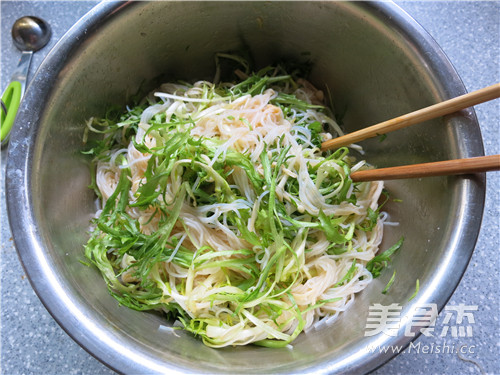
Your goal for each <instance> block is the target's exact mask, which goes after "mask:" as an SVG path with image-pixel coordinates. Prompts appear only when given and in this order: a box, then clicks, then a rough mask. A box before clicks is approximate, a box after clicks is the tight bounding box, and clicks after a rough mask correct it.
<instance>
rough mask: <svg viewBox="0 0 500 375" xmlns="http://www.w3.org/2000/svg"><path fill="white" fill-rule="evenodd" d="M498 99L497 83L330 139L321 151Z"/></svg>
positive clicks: (499, 95)
mask: <svg viewBox="0 0 500 375" xmlns="http://www.w3.org/2000/svg"><path fill="white" fill-rule="evenodd" d="M498 97H500V83H496V84H494V85H492V86H488V87H485V88H482V89H480V90H477V91H473V92H470V93H468V94H465V95H461V96H457V97H456V98H453V99H449V100H446V101H444V102H441V103H437V104H434V105H431V106H429V107H426V108H422V109H419V110H417V111H414V112H411V113H408V114H406V115H403V116H399V117H396V118H393V119H391V120H387V121H384V122H381V123H379V124H376V125H372V126H369V127H367V128H364V129H361V130H358V131H355V132H353V133H349V134H346V135H344V136H341V137H338V138H333V139H330V140H328V141H325V142H323V143H322V144H321V150H322V151H326V150H330V149H333V148H339V147H341V146H346V145H350V144H352V143H356V142H359V141H362V140H364V139H367V138H372V137H376V136H378V135H381V134H386V133H389V132H392V131H394V130H398V129H402V128H405V127H407V126H410V125H415V124H418V123H420V122H424V121H427V120H430V119H433V118H436V117H439V116H444V115H447V114H450V113H453V112H456V111H459V110H461V109H464V108H467V107H471V106H473V105H476V104H479V103H484V102H487V101H489V100H493V99H496V98H498Z"/></svg>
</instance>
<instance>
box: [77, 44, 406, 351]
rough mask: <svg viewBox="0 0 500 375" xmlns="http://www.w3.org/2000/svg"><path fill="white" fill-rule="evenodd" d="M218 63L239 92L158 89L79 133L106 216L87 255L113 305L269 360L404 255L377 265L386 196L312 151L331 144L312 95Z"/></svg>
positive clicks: (318, 96) (337, 158) (281, 75)
mask: <svg viewBox="0 0 500 375" xmlns="http://www.w3.org/2000/svg"><path fill="white" fill-rule="evenodd" d="M217 58H218V59H222V58H229V59H232V60H234V61H233V62H236V63H240V64H241V66H242V68H243V69H244V70H243V71H240V72H239V75H240V77H241V78H242V80H241V81H240V82H238V83H231V84H229V83H219V84H213V83H210V82H205V81H201V82H196V83H194V84H186V83H171V84H166V85H163V86H162V87H160V88H159V89H158V90H157V91H156V92H155V94H154V95H149V96H148V97H147V98H145V99H144V100H143V101H142V102H140V103H139V104H138V105H136V106H134V107H132V108H127V110H126V111H125V112H124V113H122V114H119V115H117V114H116V112H114V111H113V112H110V113H109V114H108V115H107V116H106V117H105V118H101V119H97V118H93V119H90V120H89V122H88V124H87V126H88V131H89V134H86V136H85V140H86V142H87V144H88V151H87V154H88V155H91V156H92V157H93V160H94V164H93V180H92V184H91V188H93V189H95V191H96V194H97V195H98V197H99V198H100V199H101V200H102V204H103V206H102V210H100V211H99V212H97V214H96V218H95V219H94V220H93V223H92V230H91V236H90V239H89V241H88V243H87V245H86V246H85V255H86V257H87V258H88V259H89V260H90V261H91V262H92V264H94V265H95V266H96V267H97V268H98V269H99V270H100V271H101V273H102V275H103V277H104V279H105V280H106V283H107V284H108V287H109V290H110V293H111V294H112V295H113V296H114V297H115V298H116V299H117V300H118V301H119V302H120V304H122V305H124V306H128V307H130V308H133V309H136V310H160V311H163V312H165V313H166V314H167V316H168V318H170V319H173V320H178V321H180V322H181V323H182V325H183V327H184V328H185V329H186V330H187V331H189V332H192V333H193V334H195V335H197V336H199V337H201V338H202V340H203V342H204V343H205V344H207V345H209V346H213V347H222V346H227V345H245V344H248V343H254V344H257V345H262V346H267V347H282V346H286V345H288V344H289V343H291V342H292V341H293V340H294V339H295V338H296V337H297V336H298V335H299V333H300V332H302V331H304V330H306V329H309V328H311V327H314V326H315V325H317V324H320V323H321V322H328V321H331V320H332V319H334V318H335V317H336V316H337V315H338V314H339V312H341V311H343V310H344V309H345V308H346V307H347V306H348V305H349V304H350V303H352V301H353V297H354V294H355V293H357V292H359V291H360V290H362V289H363V288H364V287H365V286H366V285H367V284H368V283H369V282H370V280H371V279H372V277H377V276H378V275H379V274H380V272H381V270H382V269H383V268H384V267H385V266H386V265H387V262H388V261H389V259H390V257H391V256H392V254H393V253H394V252H395V251H396V250H397V249H398V248H399V247H400V246H401V244H402V240H401V241H399V242H398V243H397V244H396V245H395V246H393V247H392V248H390V249H389V250H387V251H385V252H384V253H382V254H380V255H377V256H375V254H376V253H377V251H378V246H379V244H380V242H381V238H382V225H383V220H382V218H381V213H380V208H379V205H378V201H379V197H380V195H381V194H382V192H383V185H382V183H380V182H375V183H354V182H353V181H352V180H351V179H350V177H349V175H350V173H351V170H352V169H363V168H367V166H366V165H365V164H364V163H363V162H359V163H356V162H355V160H354V159H353V158H352V157H351V156H350V155H349V151H348V149H347V148H341V149H338V150H335V151H333V152H330V153H326V154H323V153H321V151H320V150H319V147H320V144H321V142H322V141H324V140H326V139H327V138H328V136H329V134H330V133H333V134H337V135H338V134H341V130H340V128H339V127H338V124H337V123H336V122H335V121H334V120H333V119H332V117H331V114H330V112H329V110H328V109H327V108H326V107H324V106H323V105H322V104H321V102H322V100H323V94H322V92H321V91H320V90H317V89H316V88H314V87H313V86H312V85H311V84H310V83H308V82H307V81H305V80H303V79H301V78H299V77H297V76H296V75H295V74H290V73H288V72H287V71H286V70H285V69H284V68H283V67H282V66H272V67H267V68H264V69H262V70H260V71H259V72H257V73H251V72H250V70H249V69H250V68H249V66H248V64H247V63H246V62H244V61H242V60H241V59H240V58H237V57H230V56H229V57H228V56H227V55H223V54H221V55H218V57H217ZM219 75H220V74H219V73H218V76H219ZM325 130H327V131H325ZM90 132H94V133H98V134H101V135H102V138H100V139H98V140H95V139H93V137H91V136H90ZM393 278H394V275H393ZM393 278H392V279H391V282H390V283H392V281H393ZM388 286H389V285H388ZM386 289H388V288H386Z"/></svg>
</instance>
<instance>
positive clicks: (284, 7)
mask: <svg viewBox="0 0 500 375" xmlns="http://www.w3.org/2000/svg"><path fill="white" fill-rule="evenodd" d="M241 47H245V48H248V49H249V51H250V52H251V54H252V56H253V58H254V60H255V62H256V64H257V65H265V64H267V63H269V62H271V61H273V60H275V59H276V58H302V59H304V58H307V59H311V60H312V61H313V63H314V68H313V70H312V72H311V75H312V81H313V83H315V84H316V85H317V86H318V87H322V88H324V87H325V85H328V87H329V88H330V90H331V92H332V97H333V104H334V107H335V110H336V112H337V113H338V114H339V115H342V114H344V116H343V123H344V126H345V128H346V129H347V130H348V131H349V130H355V129H358V128H361V127H363V126H366V125H370V124H373V123H376V122H379V121H382V120H385V119H388V118H391V117H394V116H396V115H398V114H402V113H407V112H409V111H411V110H414V109H418V108H420V107H424V106H427V105H429V104H432V103H434V102H436V101H439V100H444V99H448V98H451V97H453V96H457V95H459V94H463V93H464V87H463V85H462V83H461V81H460V79H459V77H458V76H457V75H456V73H455V71H454V69H453V68H452V66H451V65H450V63H449V62H448V60H447V59H446V57H445V56H444V54H443V53H442V51H441V50H440V49H439V47H438V46H437V45H436V44H435V42H434V41H433V40H432V39H431V38H430V37H429V36H428V35H427V34H426V33H425V32H424V31H423V30H422V29H421V28H420V27H419V26H418V25H417V24H416V23H415V22H414V21H413V20H412V19H411V18H410V17H409V16H407V15H406V14H405V13H404V12H402V11H401V10H400V9H399V8H397V7H396V6H395V5H393V4H391V3H361V2H352V3H351V2H325V3H323V2H291V3H288V2H235V3H233V2H224V3H215V2H128V3H102V4H100V5H99V6H97V7H96V8H95V9H94V10H93V11H91V12H90V13H89V14H88V15H87V16H86V17H84V18H83V19H82V20H81V21H80V22H79V23H78V24H77V25H75V27H73V28H72V29H71V30H70V31H69V32H68V34H66V36H65V37H64V38H63V39H62V40H61V41H60V42H59V43H58V44H57V46H56V47H55V48H54V49H53V50H52V51H51V53H50V54H49V56H48V57H47V59H46V60H45V61H44V63H43V64H42V66H41V68H40V69H39V70H38V72H37V74H36V76H35V78H34V79H33V81H32V84H31V85H30V87H29V89H28V91H27V93H26V96H25V100H24V102H23V104H22V106H21V108H20V112H19V115H18V118H17V120H16V125H15V130H14V132H13V133H12V135H11V141H10V147H9V154H8V165H7V175H6V183H7V188H6V192H7V202H8V211H9V219H10V223H11V227H12V232H13V235H14V240H15V243H16V247H17V249H18V252H19V255H20V258H21V260H22V262H23V265H24V267H25V269H26V272H27V274H28V276H29V278H30V280H31V282H32V285H33V287H34V289H35V290H36V292H37V294H38V295H39V297H40V299H41V300H42V301H43V303H44V304H45V306H46V307H47V309H48V310H49V311H50V312H51V314H52V315H53V316H54V318H55V319H56V320H57V321H58V322H59V323H60V324H61V326H62V327H63V328H64V329H65V330H66V331H67V332H68V333H69V334H70V335H71V336H72V337H73V338H74V339H75V340H76V341H77V342H79V343H80V344H81V345H82V346H83V347H84V348H86V349H87V350H88V351H89V352H90V353H92V354H93V355H95V356H96V357H97V358H99V359H100V360H101V361H103V362H104V363H106V364H107V365H108V366H110V367H111V368H113V369H115V370H117V371H119V372H123V373H169V374H171V373H313V372H314V373H318V374H327V373H337V372H347V373H364V372H368V371H370V370H372V369H374V368H375V367H377V366H379V365H381V364H382V363H384V362H385V361H387V360H388V359H389V358H390V357H391V356H392V354H391V353H386V354H377V355H373V354H370V353H368V351H367V350H366V348H367V346H370V345H407V344H408V343H409V342H410V340H411V339H412V338H411V337H407V336H405V335H404V330H405V327H401V329H400V330H399V332H398V336H396V337H390V336H386V335H383V334H382V335H377V336H373V337H365V336H364V330H365V323H366V317H367V314H368V307H369V306H370V305H371V304H373V303H381V304H383V305H389V304H391V303H399V304H401V305H402V306H403V311H402V316H407V315H408V314H409V312H410V311H411V309H412V307H414V306H415V305H417V304H420V303H426V302H427V303H437V304H438V307H439V308H441V307H442V306H443V305H444V304H445V302H446V301H447V299H448V298H449V297H450V296H451V294H452V292H453V290H454V289H455V287H456V285H457V284H458V282H459V280H460V278H461V276H462V274H463V272H464V270H465V268H466V267H467V264H468V261H469V259H470V256H471V254H472V251H473V248H474V245H475V241H476V238H477V235H478V232H479V227H480V222H481V217H482V210H483V205H484V189H485V187H484V183H485V179H484V175H474V176H465V177H439V178H428V179H422V180H406V181H393V182H390V183H387V188H388V190H390V192H391V195H392V196H393V197H394V198H398V199H400V200H401V202H400V203H397V202H392V201H391V202H389V203H388V205H387V206H386V207H387V211H388V212H389V214H390V215H391V219H392V220H393V221H398V222H399V223H400V224H399V226H397V227H389V228H387V231H386V236H385V239H384V247H388V246H390V245H391V244H392V243H394V242H395V241H396V240H397V239H399V237H400V236H401V235H404V237H405V245H404V248H403V249H402V250H401V251H400V253H399V254H398V255H397V257H396V258H395V261H394V263H393V267H394V269H396V270H397V274H398V278H397V280H396V282H395V283H394V284H393V286H392V288H391V290H390V293H388V294H386V295H383V294H381V293H380V292H381V290H382V289H383V288H384V286H385V285H386V283H387V281H388V279H389V278H390V276H391V274H392V272H386V273H384V274H383V275H382V276H381V277H380V278H379V279H377V280H375V281H374V282H373V283H372V284H371V285H370V286H369V287H368V288H367V289H366V290H365V291H363V292H362V293H361V294H359V295H358V298H357V300H356V303H355V304H354V305H353V306H352V307H351V308H350V309H349V311H348V313H346V314H343V315H341V317H340V319H338V320H337V321H336V323H335V324H334V325H333V326H331V327H329V328H326V329H322V330H320V331H313V332H310V333H308V334H302V335H301V336H300V337H299V338H298V339H297V340H296V341H295V342H294V344H293V349H292V350H290V349H267V348H259V347H245V348H226V349H222V350H215V349H210V348H207V347H204V346H203V345H202V344H201V343H200V342H199V341H198V340H197V339H195V338H193V337H191V336H189V335H188V334H186V333H184V332H177V335H178V336H176V335H173V334H171V333H167V332H164V331H161V330H159V329H158V327H159V325H160V324H168V323H165V322H164V321H163V320H162V319H161V318H160V317H158V316H157V315H154V314H148V313H140V312H136V311H132V310H129V309H127V308H124V307H119V306H118V305H117V303H116V301H115V300H114V299H113V298H112V297H111V296H109V295H108V292H107V290H106V288H105V286H104V282H103V281H102V280H101V277H100V275H99V274H98V273H97V271H95V270H94V269H92V268H87V267H85V266H82V264H81V263H80V262H79V261H80V260H83V250H82V244H83V243H84V242H85V239H86V230H87V228H88V221H89V218H90V216H91V214H92V212H93V211H94V198H93V196H92V192H91V191H90V190H89V189H87V187H86V186H87V185H88V184H89V182H90V177H89V172H88V168H87V164H86V160H85V158H84V156H83V155H81V154H80V152H79V151H80V150H82V149H83V147H84V145H83V144H82V135H83V128H84V121H85V119H87V118H88V117H90V116H95V115H100V114H103V112H104V111H105V109H106V106H107V105H110V104H122V105H123V104H125V103H126V102H127V99H128V97H130V95H133V94H135V93H136V91H137V89H138V88H139V87H141V84H142V83H143V82H146V84H145V86H143V88H144V89H145V90H146V89H149V88H152V87H154V85H155V82H157V81H158V80H160V81H166V80H170V79H176V78H184V79H198V78H208V79H211V78H212V75H213V72H214V59H213V53H214V52H217V51H227V50H235V49H238V48H241ZM158 77H160V78H159V79H158ZM157 79H158V80H157ZM363 146H364V148H365V150H366V154H365V155H364V157H365V158H366V159H367V160H368V161H369V162H371V163H373V164H375V165H377V166H379V167H383V166H389V165H400V164H409V163H416V162H427V161H435V160H444V159H451V158H461V157H471V156H478V155H482V154H483V147H482V141H481V134H480V131H479V127H478V124H477V121H476V118H475V115H474V113H473V111H472V110H466V111H462V112H460V113H459V114H456V115H450V116H447V117H445V118H443V119H440V120H433V121H429V122H427V123H424V124H421V125H417V126H414V127H412V128H410V129H405V130H402V131H399V132H397V133H392V134H390V135H389V136H388V137H387V139H386V140H385V141H384V142H379V141H378V140H376V139H374V140H367V141H365V142H364V143H363ZM417 279H418V280H419V282H420V291H419V293H418V295H417V297H416V298H415V299H413V300H412V301H410V302H408V299H409V298H410V296H411V295H412V294H413V293H414V291H415V283H416V280H417Z"/></svg>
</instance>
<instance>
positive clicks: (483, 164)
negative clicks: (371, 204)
mask: <svg viewBox="0 0 500 375" xmlns="http://www.w3.org/2000/svg"><path fill="white" fill-rule="evenodd" d="M499 170H500V154H499V155H490V156H478V157H474V158H468V159H455V160H446V161H437V162H433V163H422V164H412V165H404V166H400V167H390V168H380V169H367V170H364V171H356V172H353V173H351V179H352V180H353V181H354V182H361V181H376V180H395V179H401V178H416V177H430V176H447V175H456V174H467V173H479V172H488V171H499Z"/></svg>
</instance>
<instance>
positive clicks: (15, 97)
mask: <svg viewBox="0 0 500 375" xmlns="http://www.w3.org/2000/svg"><path fill="white" fill-rule="evenodd" d="M51 35H52V31H51V29H50V26H49V25H48V24H47V23H46V22H45V21H44V20H42V19H40V18H38V17H33V16H26V17H21V18H19V19H18V20H17V21H16V22H14V25H13V26H12V39H13V41H14V45H15V46H16V47H17V48H18V49H19V50H20V51H22V54H21V58H20V60H19V63H18V65H17V68H16V70H15V71H14V73H13V74H12V78H11V82H10V83H9V85H8V86H7V88H6V89H5V91H4V92H3V94H2V100H1V107H2V108H1V110H0V112H1V117H0V139H1V143H2V145H4V144H5V143H6V142H7V140H8V137H9V133H10V130H11V129H12V125H13V124H14V120H15V118H16V114H17V110H18V108H19V104H20V102H21V98H22V97H23V95H24V90H25V89H26V79H27V77H28V71H29V67H30V63H31V57H32V56H33V52H36V51H38V50H39V49H41V48H43V47H45V45H46V44H47V43H48V42H49V40H50V37H51Z"/></svg>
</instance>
